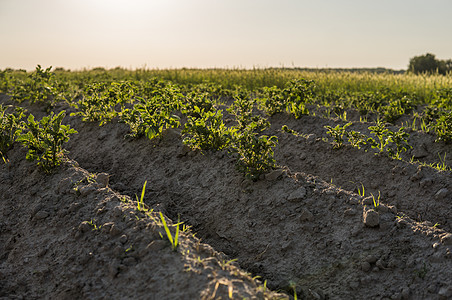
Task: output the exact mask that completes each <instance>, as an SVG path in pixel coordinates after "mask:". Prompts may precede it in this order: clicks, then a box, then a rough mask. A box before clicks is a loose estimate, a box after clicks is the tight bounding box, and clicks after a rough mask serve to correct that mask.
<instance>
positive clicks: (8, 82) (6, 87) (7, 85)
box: [0, 70, 14, 94]
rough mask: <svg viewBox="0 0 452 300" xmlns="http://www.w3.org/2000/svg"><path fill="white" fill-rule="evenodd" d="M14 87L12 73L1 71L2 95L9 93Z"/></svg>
mask: <svg viewBox="0 0 452 300" xmlns="http://www.w3.org/2000/svg"><path fill="white" fill-rule="evenodd" d="M13 86H14V85H13V83H12V79H11V74H10V72H8V71H7V70H4V71H0V93H5V94H7V93H9V92H10V90H11V89H12V88H13Z"/></svg>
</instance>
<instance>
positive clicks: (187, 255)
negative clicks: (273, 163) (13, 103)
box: [0, 112, 452, 299]
mask: <svg viewBox="0 0 452 300" xmlns="http://www.w3.org/2000/svg"><path fill="white" fill-rule="evenodd" d="M33 113H34V112H33ZM34 114H35V113H34ZM36 114H38V112H36ZM65 121H66V122H67V123H68V124H70V125H71V126H72V127H74V128H76V129H77V130H78V132H79V133H78V134H76V135H73V136H72V137H71V140H70V141H69V142H68V143H67V144H66V146H65V148H66V149H67V150H69V152H70V153H69V158H70V159H71V161H68V162H67V163H65V164H64V165H63V166H61V167H60V168H59V169H58V170H57V171H56V172H54V173H53V174H51V175H45V174H44V173H43V172H41V171H40V170H39V169H38V168H37V167H36V166H35V164H34V162H28V161H25V160H24V157H25V150H24V149H22V148H21V147H20V146H19V145H16V146H15V148H14V149H12V150H11V151H10V152H9V153H8V154H9V158H10V164H9V165H8V166H6V165H2V166H1V168H0V175H1V177H0V179H1V183H0V194H1V195H2V201H1V205H0V216H1V221H0V229H1V236H0V297H3V298H5V299H10V298H12V299H14V298H24V299H35V298H67V299H75V298H90V299H104V298H105V299H112V298H116V299H127V298H138V299H173V298H174V299H198V298H209V297H210V298H220V297H221V298H223V299H227V298H228V297H229V296H230V294H229V293H232V298H234V299H242V298H256V299H262V298H264V297H278V296H282V295H281V294H279V295H277V294H269V293H270V292H268V291H266V293H265V294H264V287H263V286H262V284H259V282H257V281H256V280H253V279H252V278H251V276H261V278H262V281H264V280H267V287H268V288H270V289H272V290H281V292H286V293H287V294H289V295H293V290H292V287H293V286H295V287H296V290H297V292H298V298H299V299H364V298H366V299H450V298H452V234H450V232H451V228H452V219H451V215H452V211H451V207H452V205H451V204H452V196H451V193H450V191H452V185H451V184H452V178H451V174H450V173H449V172H439V171H437V170H435V169H432V168H429V167H418V166H416V165H413V164H410V163H408V162H404V161H395V160H392V159H390V158H388V157H386V156H383V155H374V154H373V153H372V152H364V151H363V150H357V149H354V148H348V147H345V148H342V149H339V150H333V149H332V147H331V144H329V143H327V142H325V141H324V140H322V138H324V137H327V136H326V135H325V129H324V128H323V126H324V125H334V124H339V123H340V121H334V120H326V119H322V118H317V117H310V116H306V117H302V118H301V119H299V120H295V119H293V118H291V117H289V116H286V115H277V116H274V117H273V118H272V119H271V120H270V121H271V123H272V129H271V130H270V131H269V132H268V133H270V134H275V135H277V136H278V137H279V145H278V147H277V148H276V149H275V154H276V158H277V162H278V164H279V165H281V169H279V170H276V171H274V172H272V173H270V174H267V175H266V176H265V177H263V178H262V179H261V180H259V181H257V182H252V181H249V180H244V179H243V177H242V175H241V174H239V173H238V172H237V171H236V169H235V159H234V157H232V155H230V154H228V153H227V152H205V153H200V152H194V151H189V150H188V149H187V148H186V147H185V146H184V145H183V144H182V140H181V136H180V133H179V132H178V131H177V130H170V131H167V132H166V134H165V136H164V137H163V138H162V139H161V140H153V141H149V140H147V139H125V138H124V135H125V134H126V133H127V126H126V125H124V124H121V123H116V122H112V123H110V124H107V125H105V126H103V127H99V126H98V125H97V124H90V123H82V122H81V121H80V120H79V119H78V118H76V117H66V120H65ZM282 125H288V126H289V128H291V129H294V130H296V131H298V132H300V133H303V134H305V135H303V136H294V135H291V134H287V133H284V132H281V131H280V130H279V129H280V128H281V126H282ZM361 127H362V128H363V129H361ZM351 128H352V129H354V130H362V131H364V130H365V128H367V126H366V124H363V123H359V122H356V124H353V127H351ZM411 142H412V143H414V144H419V145H424V146H422V147H423V149H424V150H425V151H424V150H423V151H424V153H420V154H419V153H407V155H406V156H407V157H410V156H412V155H418V158H419V159H424V160H425V161H427V162H429V159H431V160H434V156H436V153H435V152H441V151H443V152H444V151H447V145H442V146H441V145H439V146H438V145H437V144H435V145H433V143H432V137H430V136H428V135H422V134H420V133H413V134H412V136H411ZM435 147H436V148H435ZM438 147H440V148H438ZM441 147H442V148H441ZM445 147H446V148H445ZM437 148H438V149H437ZM413 151H418V150H413ZM105 174H107V175H108V176H109V181H108V185H106V181H105ZM145 181H147V186H146V194H145V203H146V204H147V205H148V206H149V207H150V208H152V209H154V212H153V213H152V214H151V216H152V217H146V216H145V215H144V214H143V213H142V212H140V211H138V210H137V208H136V205H135V204H134V203H132V201H125V200H124V199H125V198H124V196H126V197H129V199H130V198H132V199H135V195H139V194H140V192H141V188H142V186H143V183H144V182H145ZM361 184H362V185H363V186H364V187H365V190H366V196H365V197H361V196H359V195H358V194H357V193H356V192H357V188H361ZM378 191H380V194H381V199H380V205H379V206H378V207H374V204H373V199H372V197H371V196H370V195H371V193H372V194H373V195H374V196H377V195H378ZM369 196H370V197H369ZM375 198H377V197H375ZM156 212H163V213H164V214H165V215H166V216H168V217H169V218H171V219H172V220H173V223H176V222H177V219H178V216H180V220H181V221H183V222H184V224H187V225H190V226H192V230H191V231H190V232H184V233H181V237H180V246H179V248H178V249H177V251H172V249H171V246H170V243H169V242H168V239H167V238H166V233H165V231H164V230H163V228H162V226H161V222H160V221H159V220H160V217H159V215H158V214H157V213H156ZM438 224H439V225H438ZM94 225H95V226H94ZM172 230H173V235H174V233H175V230H174V228H173V229H172ZM192 233H196V237H194V236H193V234H192ZM160 234H161V235H162V236H163V238H162V237H161V236H160ZM199 238H200V239H202V241H203V242H200V239H199ZM217 251H218V252H217ZM231 259H237V262H229V261H230V260H231ZM227 262H229V263H227ZM243 270H246V271H247V272H249V273H251V275H249V274H246V272H245V271H243Z"/></svg>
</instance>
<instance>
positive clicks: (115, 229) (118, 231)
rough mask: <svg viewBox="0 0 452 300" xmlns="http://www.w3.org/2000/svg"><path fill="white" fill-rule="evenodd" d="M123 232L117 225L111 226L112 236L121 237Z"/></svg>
mask: <svg viewBox="0 0 452 300" xmlns="http://www.w3.org/2000/svg"><path fill="white" fill-rule="evenodd" d="M121 232H122V230H121V228H119V227H118V226H116V225H115V224H112V225H111V229H110V234H111V235H112V236H117V235H120V234H121Z"/></svg>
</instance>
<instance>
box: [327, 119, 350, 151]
mask: <svg viewBox="0 0 452 300" xmlns="http://www.w3.org/2000/svg"><path fill="white" fill-rule="evenodd" d="M350 125H352V123H351V122H350V123H347V124H345V125H344V126H340V125H337V126H336V127H334V128H333V127H331V126H328V125H327V126H325V128H326V129H328V130H327V132H326V133H327V134H328V135H330V136H331V137H332V138H333V148H334V149H339V148H341V147H342V146H343V144H344V140H343V137H344V135H345V132H346V131H345V129H346V128H347V127H349V126H350Z"/></svg>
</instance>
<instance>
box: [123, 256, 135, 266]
mask: <svg viewBox="0 0 452 300" xmlns="http://www.w3.org/2000/svg"><path fill="white" fill-rule="evenodd" d="M136 262H137V260H136V259H135V257H132V256H129V257H126V258H124V260H123V263H124V264H125V265H126V266H129V267H130V266H133V265H135V264H136Z"/></svg>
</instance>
